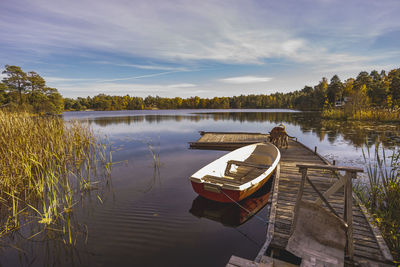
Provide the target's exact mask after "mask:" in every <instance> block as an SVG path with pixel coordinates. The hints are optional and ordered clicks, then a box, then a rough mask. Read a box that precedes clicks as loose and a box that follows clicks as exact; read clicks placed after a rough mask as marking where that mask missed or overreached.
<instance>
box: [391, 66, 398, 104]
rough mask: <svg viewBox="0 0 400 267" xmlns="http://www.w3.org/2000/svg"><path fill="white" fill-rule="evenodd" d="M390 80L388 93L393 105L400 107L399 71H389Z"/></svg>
mask: <svg viewBox="0 0 400 267" xmlns="http://www.w3.org/2000/svg"><path fill="white" fill-rule="evenodd" d="M388 77H389V80H390V87H389V91H390V94H391V95H392V101H393V105H397V106H399V105H400V69H394V70H391V71H390V72H389V74H388Z"/></svg>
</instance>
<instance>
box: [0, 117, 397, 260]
mask: <svg viewBox="0 0 400 267" xmlns="http://www.w3.org/2000/svg"><path fill="white" fill-rule="evenodd" d="M64 119H65V120H71V119H77V120H81V121H84V122H85V123H86V122H87V123H89V124H90V125H91V126H92V128H93V129H94V131H95V132H96V133H98V134H100V135H103V136H104V135H105V136H107V138H108V140H109V141H110V142H111V144H112V147H113V150H114V153H113V162H119V163H116V164H115V165H113V167H112V187H111V188H110V189H108V190H106V191H105V192H103V193H102V195H101V196H102V199H101V201H102V202H103V203H101V201H100V200H98V199H97V198H95V197H92V198H90V199H89V200H88V199H86V200H85V201H84V202H85V203H84V204H85V205H84V206H83V208H81V206H80V205H79V204H78V205H77V206H76V211H75V214H76V218H77V221H78V222H79V224H80V225H81V227H84V228H85V229H86V226H87V231H88V235H87V236H82V238H81V239H82V240H81V241H79V242H78V243H77V245H76V246H75V247H74V248H68V249H66V248H65V247H64V246H63V245H59V246H56V245H55V243H54V242H51V240H50V241H43V242H32V241H29V240H27V239H26V237H23V236H22V237H21V236H19V235H16V236H15V237H13V238H12V239H11V240H10V243H11V244H12V245H13V246H15V247H18V248H19V249H20V250H17V249H15V248H5V249H4V250H3V253H2V254H3V255H2V257H1V258H0V262H1V264H2V265H4V266H13V265H14V266H18V265H24V266H28V265H29V266H44V265H48V266H225V264H226V263H227V262H228V260H229V258H230V256H231V255H232V254H234V255H236V256H240V257H243V258H248V259H254V258H255V256H256V255H257V253H258V251H259V249H260V247H261V246H262V244H263V242H264V240H265V232H266V227H267V226H266V221H267V220H268V218H267V208H266V207H265V204H266V202H267V200H268V188H267V187H266V188H263V190H264V191H262V192H258V193H257V195H255V196H253V198H255V199H256V201H257V203H259V205H258V207H256V209H255V210H254V212H257V211H258V210H259V211H258V213H257V214H256V216H253V217H251V218H248V217H249V216H248V214H247V213H246V212H243V210H241V209H240V208H238V207H237V206H235V204H224V205H219V204H218V205H217V204H215V203H213V202H210V201H205V200H204V199H201V198H199V197H198V195H197V194H196V193H195V192H194V191H193V190H192V187H191V184H190V182H189V179H188V178H189V177H190V175H191V174H193V173H194V172H196V171H197V170H198V169H200V168H201V167H203V166H204V165H205V164H207V163H209V162H211V161H213V160H215V159H216V158H218V157H220V156H221V155H223V154H225V153H227V152H225V151H212V150H192V149H189V148H188V147H189V145H188V142H191V141H195V140H197V139H198V138H199V137H200V135H199V131H241V132H262V133H267V132H269V131H270V130H271V129H272V128H273V127H275V126H277V125H278V124H280V123H283V124H284V125H285V126H286V129H287V132H288V133H289V135H291V136H295V137H297V138H298V140H299V141H300V142H302V143H304V144H305V145H307V146H308V147H310V148H312V149H314V147H315V146H317V147H318V152H319V153H320V154H322V155H323V156H325V157H326V158H328V159H329V160H333V159H335V160H336V162H337V164H340V165H348V166H363V165H364V160H363V156H362V147H364V149H365V142H366V140H368V144H369V145H373V144H374V143H376V142H382V143H383V144H384V145H385V147H386V148H387V149H389V150H390V149H393V148H395V147H396V146H398V144H399V143H400V139H399V136H400V135H399V132H400V126H399V125H398V124H378V123H370V124H361V123H339V122H334V121H324V120H321V118H320V116H319V114H318V113H311V112H293V111H290V110H245V111H244V110H242V111H240V110H168V111H161V110H156V111H109V112H67V113H65V114H64ZM154 157H155V158H156V159H158V160H156V162H155V160H154ZM155 163H157V164H155ZM251 203H253V202H251ZM251 203H250V204H249V209H250V208H253V206H254V205H252V204H251ZM21 251H23V252H21Z"/></svg>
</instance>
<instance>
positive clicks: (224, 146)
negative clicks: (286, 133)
mask: <svg viewBox="0 0 400 267" xmlns="http://www.w3.org/2000/svg"><path fill="white" fill-rule="evenodd" d="M200 134H201V137H200V139H199V140H197V141H196V142H190V143H189V145H190V148H201V149H219V150H234V149H237V148H240V147H242V146H245V145H250V144H255V143H260V142H266V141H268V137H269V135H268V134H262V133H246V132H236V133H235V132H200Z"/></svg>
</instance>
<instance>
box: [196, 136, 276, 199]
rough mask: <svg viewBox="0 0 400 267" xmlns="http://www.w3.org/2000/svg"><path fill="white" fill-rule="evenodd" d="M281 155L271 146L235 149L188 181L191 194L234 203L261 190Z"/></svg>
mask: <svg viewBox="0 0 400 267" xmlns="http://www.w3.org/2000/svg"><path fill="white" fill-rule="evenodd" d="M280 158H281V154H280V152H279V150H278V148H276V146H274V145H273V144H271V143H257V144H252V145H248V146H244V147H241V148H239V149H236V150H234V151H232V152H230V153H228V154H226V155H224V156H222V157H220V158H219V159H217V160H215V161H213V162H211V163H209V164H208V165H206V166H204V167H203V168H201V169H200V170H198V171H197V172H196V173H194V174H193V175H192V176H191V177H190V181H191V183H192V187H193V190H194V191H195V192H196V193H197V194H199V195H201V196H203V197H205V198H207V199H210V200H214V201H218V202H238V201H240V200H242V199H244V198H246V197H248V196H250V195H251V194H253V193H254V192H256V191H257V190H258V189H259V188H261V187H262V186H263V185H264V184H265V183H266V182H267V181H268V179H269V178H271V176H272V175H273V173H274V171H275V169H276V167H277V166H278V164H279V160H280Z"/></svg>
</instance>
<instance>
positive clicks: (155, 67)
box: [94, 61, 188, 71]
mask: <svg viewBox="0 0 400 267" xmlns="http://www.w3.org/2000/svg"><path fill="white" fill-rule="evenodd" d="M94 63H97V64H105V65H113V66H120V67H132V68H137V69H144V70H168V71H188V69H187V68H184V67H170V66H161V65H140V64H129V63H114V62H111V61H95V62H94Z"/></svg>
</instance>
